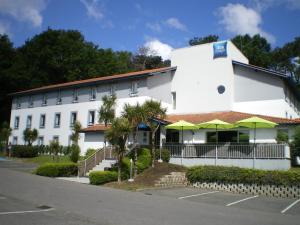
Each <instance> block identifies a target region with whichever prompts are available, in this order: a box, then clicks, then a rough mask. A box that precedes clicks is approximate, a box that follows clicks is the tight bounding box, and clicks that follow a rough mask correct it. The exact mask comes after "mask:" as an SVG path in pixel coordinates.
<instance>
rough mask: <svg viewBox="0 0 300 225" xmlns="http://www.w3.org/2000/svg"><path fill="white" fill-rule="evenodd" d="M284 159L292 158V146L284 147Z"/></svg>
mask: <svg viewBox="0 0 300 225" xmlns="http://www.w3.org/2000/svg"><path fill="white" fill-rule="evenodd" d="M284 158H285V159H290V158H291V152H290V146H289V145H288V144H285V145H284Z"/></svg>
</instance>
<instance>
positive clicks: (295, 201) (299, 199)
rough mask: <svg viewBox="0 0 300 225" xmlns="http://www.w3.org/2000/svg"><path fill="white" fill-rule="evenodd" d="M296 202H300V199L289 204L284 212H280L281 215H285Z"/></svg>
mask: <svg viewBox="0 0 300 225" xmlns="http://www.w3.org/2000/svg"><path fill="white" fill-rule="evenodd" d="M298 202H300V199H298V200H296V201H294V202H293V203H292V204H290V205H289V206H288V207H286V208H285V209H284V210H282V211H281V213H285V212H286V211H288V210H289V209H290V208H292V207H293V206H294V205H296V204H297V203H298Z"/></svg>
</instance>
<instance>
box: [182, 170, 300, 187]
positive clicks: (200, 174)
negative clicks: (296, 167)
mask: <svg viewBox="0 0 300 225" xmlns="http://www.w3.org/2000/svg"><path fill="white" fill-rule="evenodd" d="M186 175H187V178H188V180H189V182H191V183H195V182H218V183H219V182H220V183H230V184H233V183H234V184H239V183H242V184H261V185H299V184H300V173H297V172H294V171H267V170H254V169H245V168H238V167H225V166H197V167H192V168H190V169H188V171H187V174H186Z"/></svg>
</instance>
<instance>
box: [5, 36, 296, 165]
mask: <svg viewBox="0 0 300 225" xmlns="http://www.w3.org/2000/svg"><path fill="white" fill-rule="evenodd" d="M220 46H221V48H220ZM218 54H219V55H218ZM111 94H116V96H117V109H116V113H117V115H120V113H121V111H122V108H123V105H124V104H125V103H129V104H135V103H136V102H139V103H143V102H144V101H145V100H147V99H154V100H157V101H161V103H162V105H163V106H164V107H166V108H167V114H168V116H167V118H166V120H165V121H164V122H166V123H168V122H175V121H178V120H179V119H184V120H186V121H190V122H194V123H200V122H204V121H208V120H210V119H221V120H224V121H227V122H236V121H237V120H239V119H244V118H247V117H250V116H252V115H253V114H255V115H259V116H261V117H265V118H267V119H269V120H271V121H274V122H276V123H279V126H278V127H277V128H275V129H261V130H258V132H257V137H256V140H257V142H258V143H276V140H275V138H276V135H277V130H278V129H283V130H284V131H286V132H288V134H289V137H290V138H292V135H293V128H294V127H295V125H296V124H297V123H298V122H299V120H294V119H295V118H298V117H299V113H300V112H299V110H300V105H299V100H300V98H299V94H298V93H297V91H296V88H295V85H294V84H293V82H292V80H291V78H289V77H288V76H286V75H285V74H282V73H278V72H273V71H270V70H267V69H264V68H260V67H256V66H252V65H249V64H248V59H247V58H246V57H245V56H244V55H243V54H242V53H241V52H240V51H239V50H238V49H237V48H236V47H235V46H234V45H233V44H232V43H231V42H230V41H227V42H218V43H210V44H203V45H197V46H193V47H186V48H181V49H176V50H174V51H173V52H172V54H171V67H168V68H160V69H153V70H145V71H140V72H133V73H127V74H120V75H113V76H108V77H99V78H94V79H88V80H81V81H74V82H69V83H63V84H57V85H50V86H45V87H41V88H36V89H31V90H26V91H21V92H17V93H14V94H12V96H13V102H12V110H11V123H10V125H11V127H12V128H13V132H12V136H11V140H10V141H11V142H12V143H13V144H24V141H23V137H22V134H23V131H24V129H25V128H36V129H38V131H39V135H40V136H39V138H38V141H37V143H36V144H46V145H47V144H48V143H49V141H50V140H52V139H58V140H59V142H60V144H62V145H69V144H70V134H71V127H72V124H73V123H74V121H75V120H78V121H80V123H81V124H82V125H83V127H86V128H85V129H83V131H84V133H83V134H82V135H81V138H80V146H81V149H82V153H84V152H85V151H86V150H87V149H88V148H99V147H101V146H103V137H104V132H103V130H105V128H104V127H103V126H101V125H97V121H98V109H99V108H100V106H101V104H102V102H101V98H102V97H103V96H104V95H111ZM230 132H231V133H229V131H228V132H227V133H226V132H225V131H224V132H221V133H220V134H219V135H220V137H219V138H221V140H222V141H224V142H239V138H238V137H239V136H240V135H241V134H242V133H243V137H244V141H245V142H252V141H253V138H254V137H253V131H252V130H249V129H244V130H241V129H240V130H239V131H238V130H233V131H230ZM179 136H180V132H177V131H169V130H168V131H166V130H165V129H164V128H163V126H162V127H161V129H160V133H159V135H158V139H159V140H160V143H157V144H161V143H162V142H163V143H165V142H167V143H168V142H179ZM183 136H184V143H193V144H194V143H207V142H210V141H211V140H212V139H211V138H212V136H213V134H212V133H211V131H209V130H199V131H194V132H191V131H185V132H184V133H183ZM148 139H149V134H148V132H147V131H141V132H140V134H139V142H140V144H148V143H149V140H148ZM175 161H176V160H175ZM187 164H189V163H187Z"/></svg>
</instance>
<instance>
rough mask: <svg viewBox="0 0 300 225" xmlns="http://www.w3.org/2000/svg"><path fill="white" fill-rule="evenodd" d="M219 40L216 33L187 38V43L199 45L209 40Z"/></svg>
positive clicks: (209, 41)
mask: <svg viewBox="0 0 300 225" xmlns="http://www.w3.org/2000/svg"><path fill="white" fill-rule="evenodd" d="M218 40H219V36H218V35H208V36H205V37H194V38H192V39H190V40H189V45H190V46H193V45H201V44H206V43H211V42H216V41H218Z"/></svg>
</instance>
